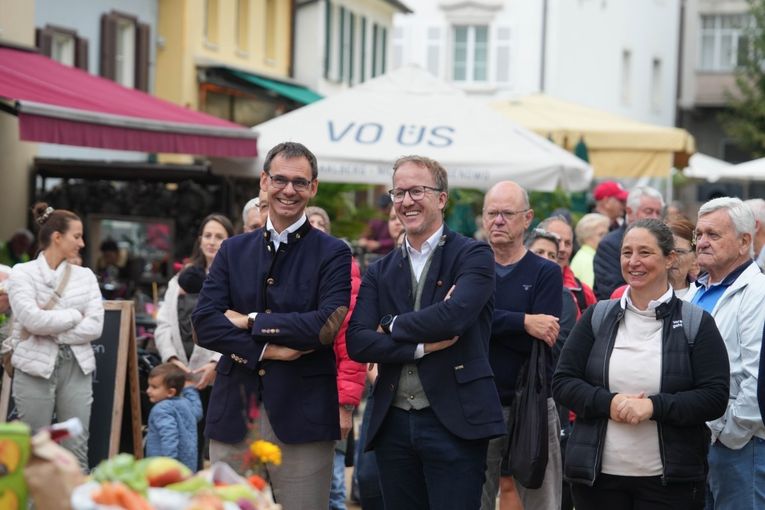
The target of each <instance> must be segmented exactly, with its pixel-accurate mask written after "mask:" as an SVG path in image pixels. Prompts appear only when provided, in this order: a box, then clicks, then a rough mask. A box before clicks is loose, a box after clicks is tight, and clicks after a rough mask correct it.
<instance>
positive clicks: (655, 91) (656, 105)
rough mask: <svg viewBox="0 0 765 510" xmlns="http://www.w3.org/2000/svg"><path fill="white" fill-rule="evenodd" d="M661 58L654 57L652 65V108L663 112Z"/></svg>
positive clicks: (656, 111)
mask: <svg viewBox="0 0 765 510" xmlns="http://www.w3.org/2000/svg"><path fill="white" fill-rule="evenodd" d="M661 92H662V90H661V59H659V58H655V59H653V64H652V66H651V110H653V111H654V112H655V113H659V112H661Z"/></svg>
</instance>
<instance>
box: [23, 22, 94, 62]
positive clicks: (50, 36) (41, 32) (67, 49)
mask: <svg viewBox="0 0 765 510" xmlns="http://www.w3.org/2000/svg"><path fill="white" fill-rule="evenodd" d="M35 39H36V43H35V45H36V46H37V48H38V50H39V51H40V53H41V54H43V55H46V56H48V57H50V58H52V59H53V60H55V61H57V62H60V63H62V64H64V65H66V66H70V67H77V68H80V69H83V70H85V71H87V70H88V40H87V39H85V38H82V37H79V36H78V35H77V32H76V31H74V30H69V29H68V28H61V27H56V26H52V25H46V26H45V28H38V29H37V30H36V32H35Z"/></svg>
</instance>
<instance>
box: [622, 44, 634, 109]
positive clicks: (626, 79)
mask: <svg viewBox="0 0 765 510" xmlns="http://www.w3.org/2000/svg"><path fill="white" fill-rule="evenodd" d="M631 100H632V52H631V51H630V50H622V104H623V105H624V106H629V104H630V101H631Z"/></svg>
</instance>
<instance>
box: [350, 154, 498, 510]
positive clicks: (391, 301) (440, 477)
mask: <svg viewBox="0 0 765 510" xmlns="http://www.w3.org/2000/svg"><path fill="white" fill-rule="evenodd" d="M447 189H448V187H447V177H446V170H444V168H443V167H442V166H441V165H440V164H439V163H438V162H436V161H433V160H431V159H429V158H425V157H420V156H407V157H404V158H400V159H399V160H398V161H396V163H395V164H394V166H393V189H392V190H391V192H390V193H391V198H392V199H393V203H394V207H395V209H396V213H397V215H398V217H399V218H400V220H401V222H402V223H403V224H404V229H405V231H406V240H405V243H404V246H403V247H402V248H401V249H397V250H394V251H393V252H391V253H389V254H388V255H386V256H385V257H384V258H382V259H380V260H379V261H377V262H375V263H374V264H373V265H372V266H370V267H369V269H368V270H367V273H366V275H365V276H364V280H363V283H362V285H361V290H360V291H359V296H358V300H357V302H356V309H355V311H354V313H353V316H352V317H351V321H350V325H349V327H348V333H347V337H346V340H347V346H348V353H349V354H350V356H351V358H353V359H355V360H357V361H361V362H376V363H378V364H379V377H378V379H377V382H376V383H375V387H374V407H373V410H372V415H371V420H370V425H369V432H368V440H367V445H366V446H367V448H373V449H374V450H375V453H376V456H377V465H378V468H379V471H380V482H381V486H382V492H383V499H384V501H385V506H386V508H395V509H397V510H401V509H418V510H419V509H423V508H432V509H438V510H444V509H452V508H453V509H455V510H457V509H458V510H466V509H477V508H479V507H480V503H481V487H482V485H483V482H484V469H485V466H486V449H487V445H488V441H489V438H492V437H496V436H499V435H502V434H504V432H505V424H504V421H503V419H502V409H501V407H500V402H499V396H498V394H497V389H496V386H495V384H494V374H493V373H492V370H491V366H490V365H489V357H488V352H489V336H490V334H491V321H492V314H493V310H494V261H493V257H492V253H491V249H490V248H489V246H488V245H486V244H485V243H480V242H477V241H475V240H472V239H468V238H465V237H463V236H461V235H458V234H456V233H454V232H451V231H450V230H449V229H448V228H447V227H446V226H445V225H444V222H443V209H444V207H445V206H446V201H447V196H448V195H447Z"/></svg>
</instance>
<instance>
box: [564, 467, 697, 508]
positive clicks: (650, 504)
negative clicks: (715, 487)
mask: <svg viewBox="0 0 765 510" xmlns="http://www.w3.org/2000/svg"><path fill="white" fill-rule="evenodd" d="M571 490H572V492H573V495H574V506H575V507H576V510H601V509H606V508H607V509H608V510H654V509H656V510H658V509H666V510H701V509H702V508H704V496H705V484H704V482H703V481H700V482H684V483H668V484H667V485H662V483H661V477H659V476H615V475H605V474H603V473H601V474H600V475H599V476H598V479H597V480H596V481H595V485H593V486H592V487H588V486H586V485H584V484H581V483H572V484H571Z"/></svg>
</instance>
